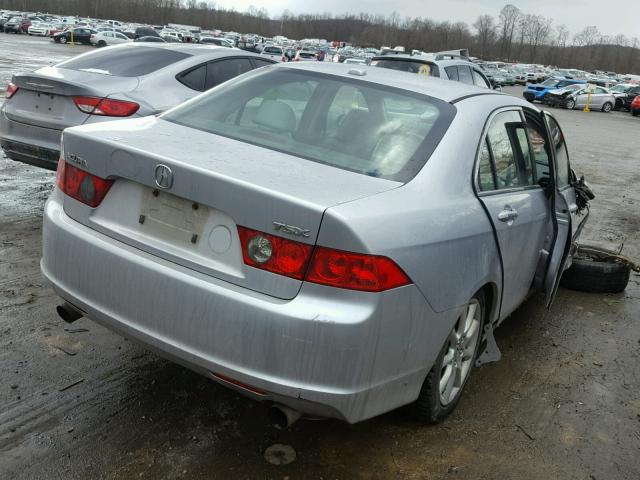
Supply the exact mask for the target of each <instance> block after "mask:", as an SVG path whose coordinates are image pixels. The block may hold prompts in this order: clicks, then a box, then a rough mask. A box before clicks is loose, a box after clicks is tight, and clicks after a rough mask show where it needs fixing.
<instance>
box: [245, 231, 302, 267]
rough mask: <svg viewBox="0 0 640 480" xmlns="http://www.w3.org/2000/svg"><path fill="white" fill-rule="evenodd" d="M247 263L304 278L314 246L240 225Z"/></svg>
mask: <svg viewBox="0 0 640 480" xmlns="http://www.w3.org/2000/svg"><path fill="white" fill-rule="evenodd" d="M238 234H239V235H240V243H241V245H242V258H243V259H244V263H245V264H246V265H250V266H252V267H256V268H260V269H261V270H267V271H268V272H272V273H277V274H279V275H284V276H287V277H291V278H295V279H298V280H302V279H303V278H304V273H305V272H306V270H307V265H308V264H309V258H310V257H311V252H312V250H313V247H312V246H311V245H306V244H304V243H300V242H294V241H293V240H287V239H286V238H282V237H276V236H275V235H269V234H267V233H262V232H258V231H257V230H251V229H250V228H245V227H238Z"/></svg>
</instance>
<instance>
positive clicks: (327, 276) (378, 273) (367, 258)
mask: <svg viewBox="0 0 640 480" xmlns="http://www.w3.org/2000/svg"><path fill="white" fill-rule="evenodd" d="M238 234H239V235H240V242H241V245H242V257H243V259H244V263H245V265H249V266H251V267H255V268H259V269H262V270H267V271H269V272H272V273H277V274H279V275H284V276H287V277H291V278H295V279H297V280H304V281H306V282H312V283H319V284H321V285H329V286H332V287H336V288H345V289H349V290H360V291H363V292H382V291H384V290H390V289H392V288H396V287H401V286H403V285H408V284H410V283H412V282H411V279H410V278H409V277H408V276H407V274H406V273H404V272H403V271H402V269H401V268H400V267H398V265H396V264H395V262H394V261H393V260H391V259H389V258H387V257H381V256H378V255H364V254H361V253H351V252H344V251H341V250H333V249H331V248H325V247H315V248H314V247H312V246H310V245H307V244H304V243H300V242H295V241H293V240H288V239H285V238H281V237H276V236H275V235H269V234H267V233H262V232H259V231H257V230H251V229H249V228H245V227H240V226H239V227H238Z"/></svg>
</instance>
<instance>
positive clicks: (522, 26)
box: [0, 0, 640, 73]
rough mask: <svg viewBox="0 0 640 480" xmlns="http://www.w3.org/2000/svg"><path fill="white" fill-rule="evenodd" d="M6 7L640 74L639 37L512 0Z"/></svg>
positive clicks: (49, 1)
mask: <svg viewBox="0 0 640 480" xmlns="http://www.w3.org/2000/svg"><path fill="white" fill-rule="evenodd" d="M0 8H3V9H9V10H20V11H33V12H42V13H52V14H62V15H78V16H82V17H91V18H101V19H116V20H121V21H125V22H137V23H148V24H152V25H164V24H167V23H180V24H187V25H196V26H200V27H203V28H206V29H220V30H223V31H235V32H241V33H255V34H258V35H262V36H267V37H273V36H275V35H284V36H286V37H289V38H294V39H301V38H324V39H327V40H339V41H345V42H350V43H353V44H355V45H360V46H373V47H380V46H382V45H385V46H390V47H394V46H396V45H402V46H404V47H405V48H406V49H407V50H410V49H417V50H423V51H428V52H436V51H440V50H449V49H455V48H469V50H470V52H471V55H473V56H477V57H480V58H483V59H487V60H502V61H509V62H515V61H518V62H522V63H541V64H545V65H555V66H558V67H576V68H582V69H585V70H593V69H599V70H607V71H616V72H620V73H633V72H636V73H639V72H640V41H639V40H638V38H627V37H626V36H624V35H616V36H613V37H612V36H607V35H603V34H602V33H600V32H599V30H598V28H597V27H596V26H587V27H585V28H584V29H583V30H582V31H580V32H577V33H575V34H574V35H571V33H570V32H569V29H568V28H567V27H566V26H565V25H561V24H560V25H555V24H554V21H553V19H549V18H545V17H543V16H541V15H534V14H529V13H526V12H523V11H522V10H520V9H519V8H517V7H515V6H514V5H510V4H508V5H505V6H504V7H503V8H502V10H501V11H500V14H499V15H498V17H493V16H490V15H481V16H480V17H478V19H477V20H476V21H475V22H474V23H473V24H472V25H468V24H467V23H465V22H455V21H435V20H431V19H429V18H424V17H417V18H413V17H401V16H400V15H399V14H398V13H397V12H393V13H391V14H390V15H387V16H383V15H372V14H368V13H360V14H345V15H332V14H330V13H322V14H293V13H292V12H290V11H285V12H283V13H282V15H280V16H278V17H271V16H270V15H269V13H268V12H267V10H265V9H264V8H262V9H258V8H256V7H249V9H247V10H246V11H244V12H240V11H237V10H235V9H227V8H222V7H220V6H218V5H216V4H215V2H213V1H198V0H0Z"/></svg>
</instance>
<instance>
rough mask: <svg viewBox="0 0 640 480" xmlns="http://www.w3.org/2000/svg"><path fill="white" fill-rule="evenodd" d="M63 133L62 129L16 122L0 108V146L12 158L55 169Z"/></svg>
mask: <svg viewBox="0 0 640 480" xmlns="http://www.w3.org/2000/svg"><path fill="white" fill-rule="evenodd" d="M61 135H62V130H54V129H51V128H43V127H37V126H34V125H27V124H25V123H20V122H15V121H13V120H11V119H9V118H8V117H7V116H6V115H5V113H4V111H3V110H2V109H0V146H1V147H2V149H3V150H4V151H5V153H6V154H7V156H8V157H9V158H11V159H12V160H17V161H19V162H24V163H29V164H31V165H36V166H38V167H43V168H48V169H50V170H55V169H56V167H57V165H58V158H59V157H60V136H61Z"/></svg>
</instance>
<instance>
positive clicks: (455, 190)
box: [318, 95, 508, 320]
mask: <svg viewBox="0 0 640 480" xmlns="http://www.w3.org/2000/svg"><path fill="white" fill-rule="evenodd" d="M490 97H493V98H491V99H489V98H490ZM507 101H508V100H507ZM463 102H467V104H466V105H464V108H462V109H461V108H458V113H457V115H456V117H455V119H454V120H453V122H452V124H451V126H450V128H449V130H448V132H447V134H446V135H445V136H444V138H443V139H442V141H441V142H440V144H439V146H438V147H437V149H436V151H435V152H434V154H433V155H432V157H431V158H430V159H429V160H428V161H427V163H426V165H425V166H424V167H423V168H422V170H421V171H420V172H419V173H418V175H416V177H414V179H413V180H412V181H410V182H409V183H407V184H405V185H404V186H401V187H399V188H396V189H394V190H391V191H388V192H384V193H382V194H378V195H375V196H373V197H369V198H365V199H361V200H357V201H354V202H350V203H348V204H344V205H339V206H336V207H333V208H330V209H328V210H327V212H326V213H325V216H324V218H323V222H322V227H321V229H320V234H319V238H318V244H320V245H325V246H329V247H334V248H342V249H345V250H351V251H364V252H370V253H374V254H379V255H385V256H388V257H390V258H392V259H393V260H394V261H396V262H397V263H398V265H399V266H400V267H401V268H402V269H403V270H404V271H405V272H406V273H407V275H409V277H410V278H411V279H412V280H413V282H414V283H415V284H416V286H417V287H418V288H419V289H420V291H421V292H422V294H423V295H424V296H425V298H426V299H427V301H428V302H429V304H430V305H431V307H432V308H433V310H434V311H435V312H444V311H446V310H451V309H454V308H458V307H460V306H462V305H464V304H465V303H466V302H467V301H468V300H469V299H470V298H471V296H472V295H473V294H474V293H475V292H476V291H477V290H478V289H480V288H481V287H482V286H483V285H485V284H487V283H488V284H491V285H492V286H493V287H494V288H495V289H497V292H498V293H499V289H500V286H501V268H500V258H499V252H498V249H497V246H496V243H495V239H494V235H493V230H492V226H491V223H490V221H489V219H488V218H487V215H486V213H485V211H484V209H483V207H482V205H481V203H480V201H479V200H478V199H477V197H476V195H475V192H474V189H473V185H472V178H473V169H474V163H475V158H476V155H477V148H478V145H479V139H480V136H481V133H482V129H483V127H484V123H485V119H486V118H487V116H488V115H489V113H490V111H492V110H493V109H494V108H497V107H498V106H502V105H504V104H505V97H504V96H502V95H500V96H498V95H495V96H493V95H491V96H485V95H483V96H479V97H475V99H469V100H464V101H463ZM497 299H499V295H495V298H494V303H495V300H497ZM496 314H497V309H495V308H493V315H496ZM492 320H495V318H492Z"/></svg>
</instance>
